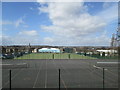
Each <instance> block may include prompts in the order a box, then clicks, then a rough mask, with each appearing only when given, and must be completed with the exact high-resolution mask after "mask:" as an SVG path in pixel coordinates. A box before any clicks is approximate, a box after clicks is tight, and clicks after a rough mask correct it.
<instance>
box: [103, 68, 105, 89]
mask: <svg viewBox="0 0 120 90" xmlns="http://www.w3.org/2000/svg"><path fill="white" fill-rule="evenodd" d="M104 79H105V69H104V68H103V90H104V88H105V86H104V85H105V81H104Z"/></svg>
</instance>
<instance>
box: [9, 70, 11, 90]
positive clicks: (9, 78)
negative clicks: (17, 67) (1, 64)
mask: <svg viewBox="0 0 120 90" xmlns="http://www.w3.org/2000/svg"><path fill="white" fill-rule="evenodd" d="M9 79H10V80H9V82H10V90H11V70H10V71H9Z"/></svg>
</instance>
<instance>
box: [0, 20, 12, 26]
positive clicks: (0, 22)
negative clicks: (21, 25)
mask: <svg viewBox="0 0 120 90" xmlns="http://www.w3.org/2000/svg"><path fill="white" fill-rule="evenodd" d="M11 24H13V22H10V21H7V20H6V21H0V25H11Z"/></svg>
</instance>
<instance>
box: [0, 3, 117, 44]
mask: <svg viewBox="0 0 120 90" xmlns="http://www.w3.org/2000/svg"><path fill="white" fill-rule="evenodd" d="M117 4H118V3H117V2H42V3H41V2H2V22H0V25H2V34H1V36H0V37H2V43H1V44H2V45H28V44H29V43H30V44H31V45H53V46H55V45H57V46H109V45H110V42H111V37H112V34H113V33H116V30H117V26H118V25H117V21H118V16H117V15H118V6H117Z"/></svg>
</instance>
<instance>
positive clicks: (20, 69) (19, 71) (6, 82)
mask: <svg viewBox="0 0 120 90" xmlns="http://www.w3.org/2000/svg"><path fill="white" fill-rule="evenodd" d="M23 70H24V69H20V71H19V72H18V73H20V72H21V71H23ZM18 73H16V74H15V75H14V76H13V77H12V78H11V80H13V79H14V78H15V77H16V76H17V75H18ZM8 83H9V80H8V82H6V83H5V84H4V86H3V87H5V86H6V85H7V84H8Z"/></svg>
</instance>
